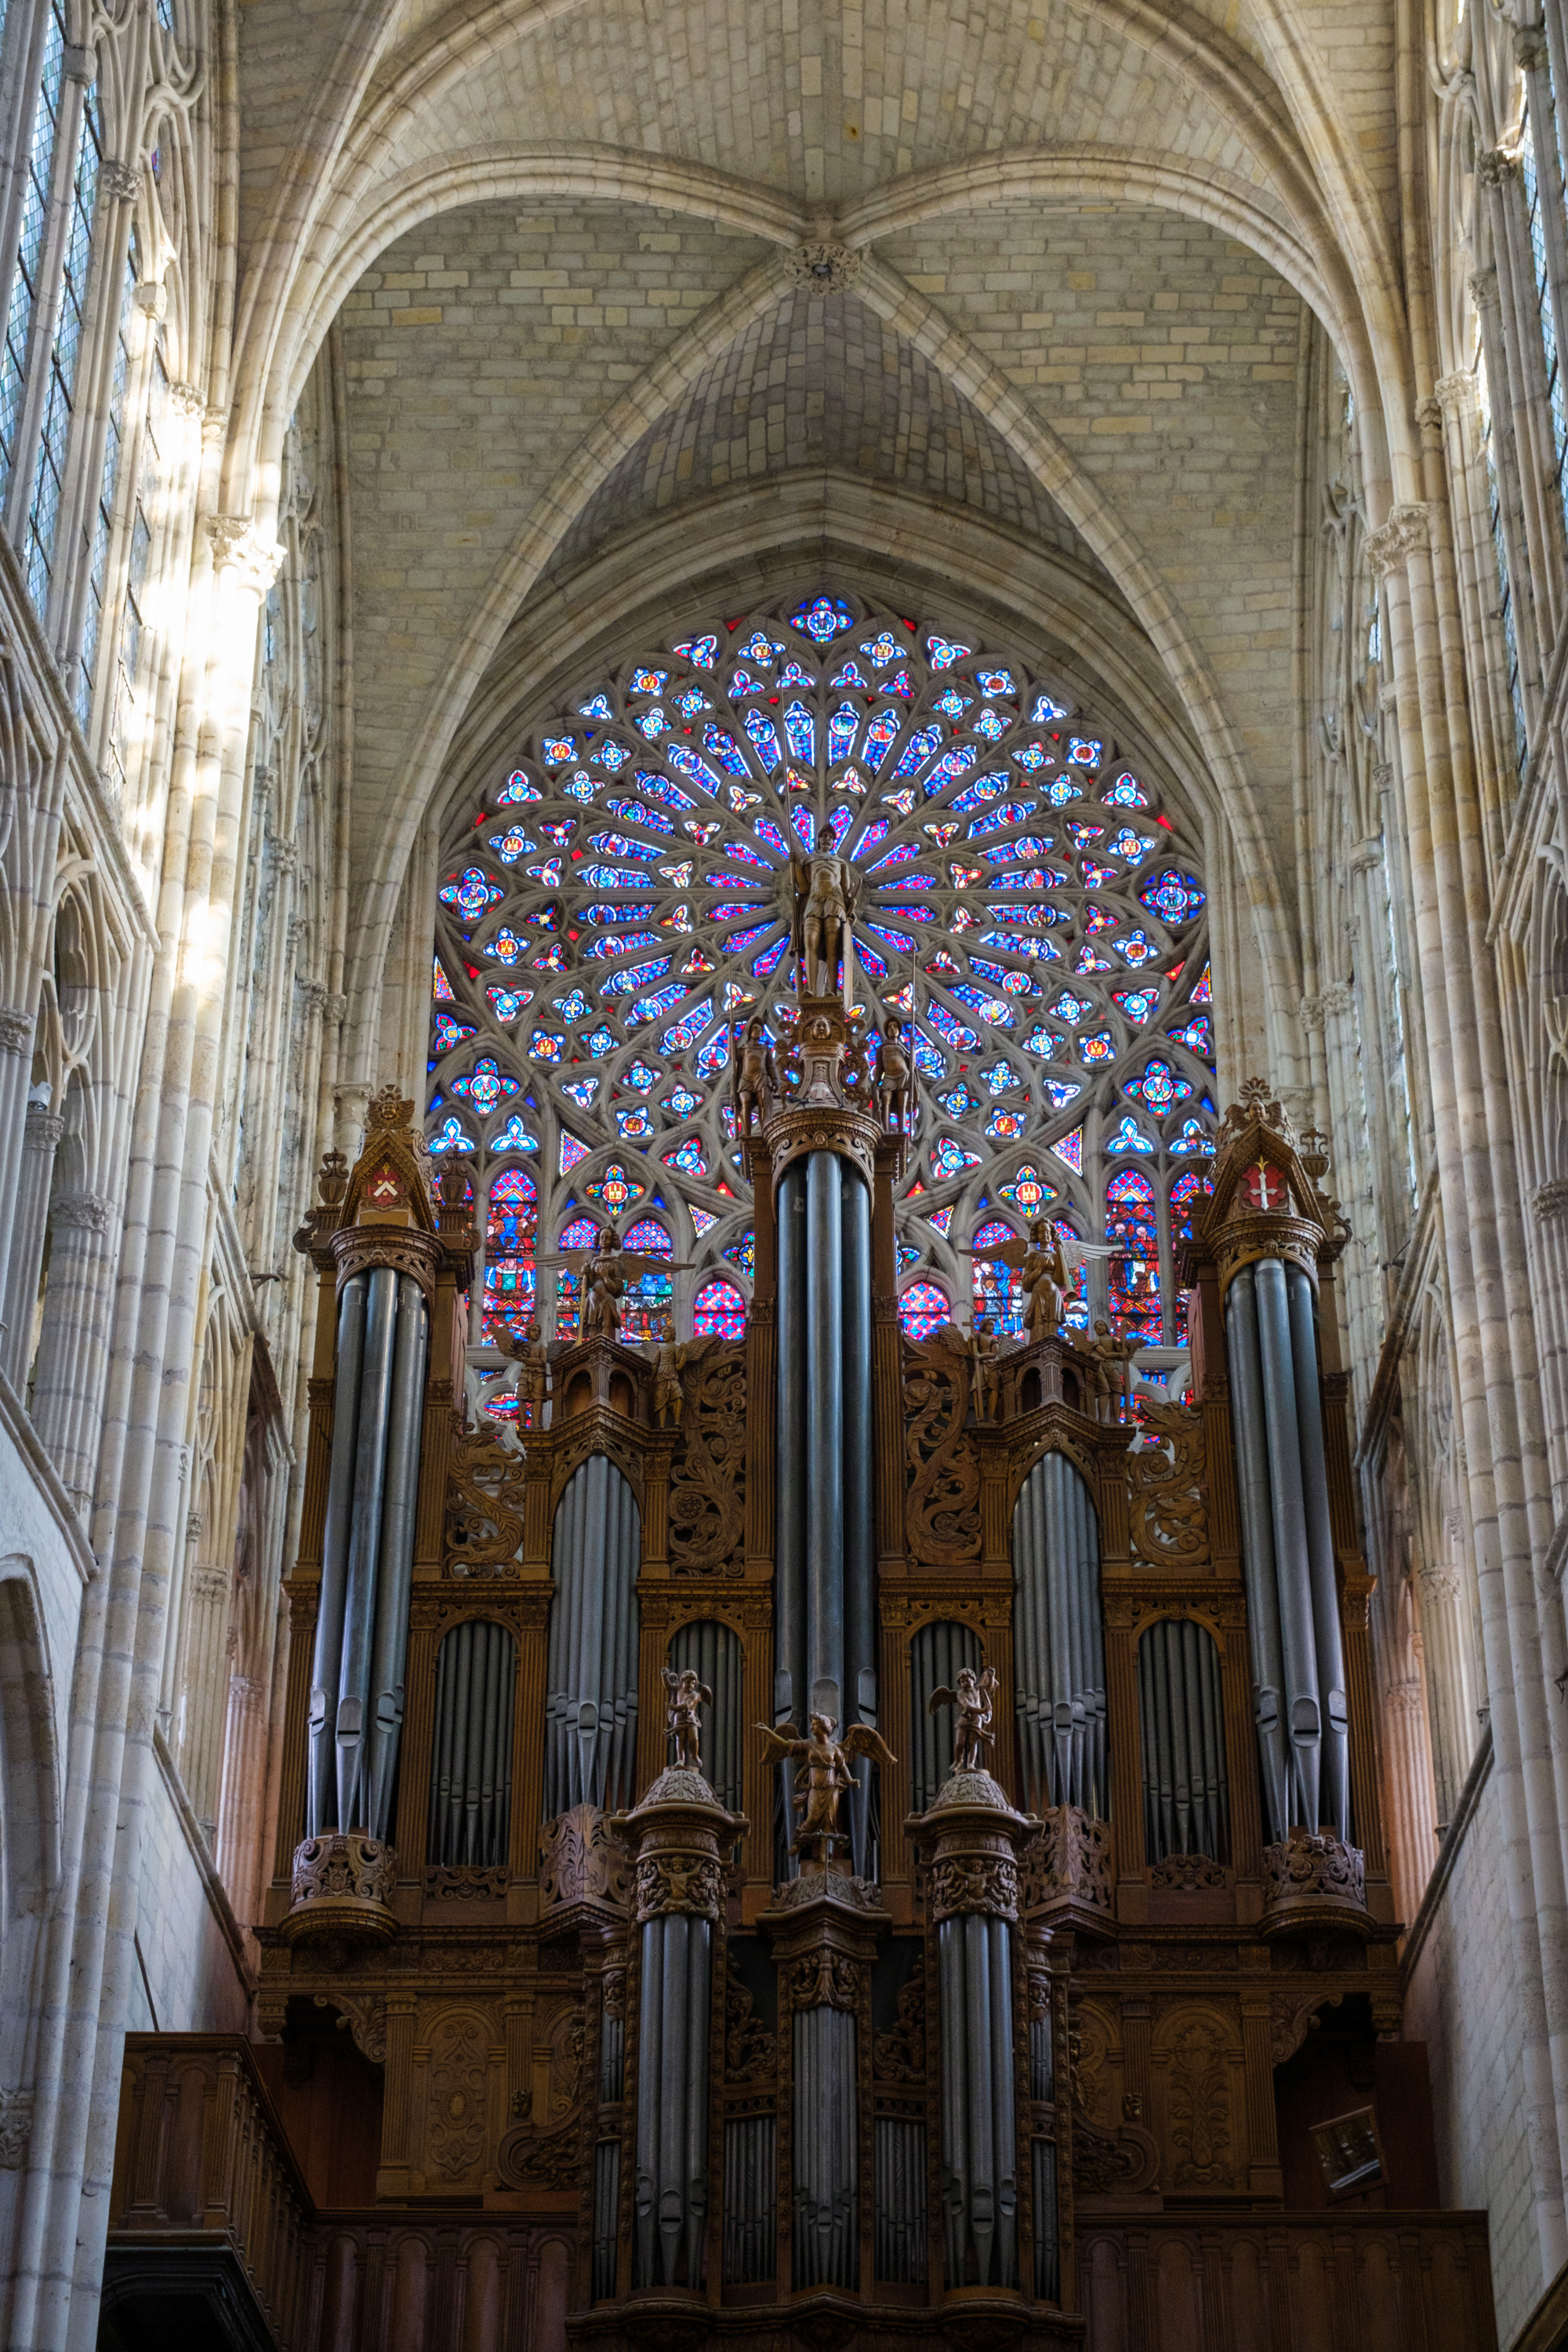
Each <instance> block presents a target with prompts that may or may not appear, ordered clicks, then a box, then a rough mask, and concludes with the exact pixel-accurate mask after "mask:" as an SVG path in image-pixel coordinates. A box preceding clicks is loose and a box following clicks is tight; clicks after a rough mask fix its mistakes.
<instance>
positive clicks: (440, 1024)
mask: <svg viewBox="0 0 1568 2352" xmlns="http://www.w3.org/2000/svg"><path fill="white" fill-rule="evenodd" d="M478 1034H479V1033H478V1031H477V1030H474V1029H471V1028H469V1027H468V1024H467V1023H466V1022H462V1021H454V1020H453V1018H452V1016H451V1014H450V1013H437V1015H436V1051H437V1054H450V1053H451V1052H452V1051H453V1050H454V1049H455V1048H456V1047H457V1046H458V1045H463V1044H464V1043H465V1042H466V1041H467V1040H468V1038H469V1037H473V1036H477V1035H478Z"/></svg>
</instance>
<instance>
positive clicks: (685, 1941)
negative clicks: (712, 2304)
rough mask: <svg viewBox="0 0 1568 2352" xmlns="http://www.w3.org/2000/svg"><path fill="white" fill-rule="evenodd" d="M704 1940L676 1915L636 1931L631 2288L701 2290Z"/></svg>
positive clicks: (707, 1961)
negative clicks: (638, 1977) (638, 1976)
mask: <svg viewBox="0 0 1568 2352" xmlns="http://www.w3.org/2000/svg"><path fill="white" fill-rule="evenodd" d="M712 1933H713V1931H712V1928H711V1927H710V1924H709V1922H708V1921H707V1920H706V1919H702V1918H698V1917H694V1916H689V1915H688V1914H687V1913H685V1912H680V1911H667V1912H663V1913H661V1914H660V1915H659V1916H658V1917H657V1918H653V1919H647V1920H645V1921H644V1923H643V1928H642V1952H641V1963H642V1997H641V2001H640V2004H639V2008H638V2048H637V2081H638V2085H639V2088H638V2095H637V2198H636V2215H637V2243H636V2251H635V2263H634V2272H633V2275H634V2281H635V2284H637V2286H675V2285H684V2286H692V2287H696V2286H700V2285H701V2284H702V2239H703V2231H704V2229H705V2227H706V2223H707V2218H708V2154H707V2150H708V2023H709V1998H710V1979H711V1975H712V1966H713V1945H712ZM656 2086H657V2088H656Z"/></svg>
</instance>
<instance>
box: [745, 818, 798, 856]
mask: <svg viewBox="0 0 1568 2352" xmlns="http://www.w3.org/2000/svg"><path fill="white" fill-rule="evenodd" d="M752 831H753V832H754V833H755V835H756V836H757V839H758V840H759V841H765V842H766V844H767V845H768V847H769V848H770V849H771V850H773V852H774V853H775V855H776V856H780V857H787V856H789V844H788V842H787V841H786V840H785V839H784V835H783V834H782V833H781V832H780V831H779V829H778V827H777V825H776V824H774V823H773V819H772V817H771V816H760V817H759V818H758V819H757V821H756V824H754V825H753V826H752Z"/></svg>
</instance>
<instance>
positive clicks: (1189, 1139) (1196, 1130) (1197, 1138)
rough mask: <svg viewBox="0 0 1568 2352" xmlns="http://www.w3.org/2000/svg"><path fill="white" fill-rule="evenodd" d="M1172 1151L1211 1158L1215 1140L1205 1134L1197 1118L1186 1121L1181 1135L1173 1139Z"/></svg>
mask: <svg viewBox="0 0 1568 2352" xmlns="http://www.w3.org/2000/svg"><path fill="white" fill-rule="evenodd" d="M1171 1150H1173V1151H1174V1152H1191V1153H1194V1154H1201V1155H1202V1156H1203V1157H1205V1158H1209V1157H1212V1155H1213V1152H1214V1138H1213V1137H1212V1136H1210V1135H1205V1132H1204V1130H1203V1129H1202V1128H1201V1127H1200V1126H1199V1125H1198V1122H1197V1120H1196V1119H1195V1118H1188V1119H1184V1120H1183V1122H1182V1128H1181V1132H1180V1134H1178V1135H1174V1136H1173V1137H1172V1139H1171Z"/></svg>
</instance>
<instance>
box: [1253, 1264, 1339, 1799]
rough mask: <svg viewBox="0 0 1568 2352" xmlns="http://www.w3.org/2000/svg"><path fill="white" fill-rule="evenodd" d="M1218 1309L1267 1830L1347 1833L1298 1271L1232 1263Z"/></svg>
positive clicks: (1326, 1543) (1307, 1338)
mask: <svg viewBox="0 0 1568 2352" xmlns="http://www.w3.org/2000/svg"><path fill="white" fill-rule="evenodd" d="M1225 1314H1226V1355H1227V1357H1228V1360H1229V1367H1230V1396H1231V1425H1232V1429H1233V1431H1234V1433H1235V1438H1236V1454H1237V1480H1238V1484H1239V1486H1240V1492H1241V1519H1242V1555H1243V1565H1244V1570H1245V1574H1246V1580H1247V1620H1248V1625H1249V1629H1250V1634H1251V1647H1252V1671H1253V1711H1254V1717H1255V1720H1256V1722H1257V1727H1258V1757H1259V1762H1260V1765H1261V1769H1262V1780H1263V1796H1264V1810H1265V1812H1266V1814H1267V1816H1268V1827H1269V1831H1270V1833H1271V1835H1272V1836H1273V1837H1274V1838H1275V1839H1277V1840H1278V1839H1282V1838H1285V1837H1287V1836H1289V1832H1290V1831H1291V1829H1292V1828H1294V1827H1296V1826H1298V1825H1300V1826H1303V1827H1305V1828H1307V1829H1310V1830H1316V1829H1319V1828H1321V1827H1323V1826H1325V1825H1326V1826H1328V1827H1330V1828H1331V1829H1333V1830H1334V1831H1335V1832H1336V1833H1337V1834H1338V1835H1339V1836H1340V1837H1342V1838H1343V1839H1345V1840H1347V1841H1348V1839H1349V1837H1350V1832H1351V1822H1350V1720H1349V1712H1348V1707H1347V1704H1346V1698H1345V1671H1344V1651H1343V1640H1342V1633H1341V1627H1340V1613H1339V1597H1338V1586H1337V1580H1336V1576H1335V1570H1334V1556H1333V1540H1332V1534H1331V1527H1330V1521H1329V1497H1328V1465H1327V1460H1326V1457H1325V1454H1324V1449H1323V1427H1322V1408H1321V1401H1320V1391H1319V1386H1318V1347H1317V1327H1316V1314H1315V1307H1314V1301H1313V1297H1312V1291H1311V1284H1310V1279H1309V1277H1308V1276H1307V1275H1306V1273H1305V1272H1304V1271H1303V1269H1302V1268H1301V1267H1300V1266H1298V1265H1291V1264H1289V1263H1288V1262H1287V1261H1285V1260H1283V1259H1280V1258H1260V1259H1258V1260H1257V1261H1255V1262H1254V1263H1253V1264H1252V1265H1244V1266H1242V1267H1241V1268H1240V1269H1239V1270H1238V1271H1237V1274H1236V1275H1235V1276H1233V1277H1232V1280H1231V1284H1230V1287H1229V1289H1228V1291H1227V1292H1226V1307H1225Z"/></svg>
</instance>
